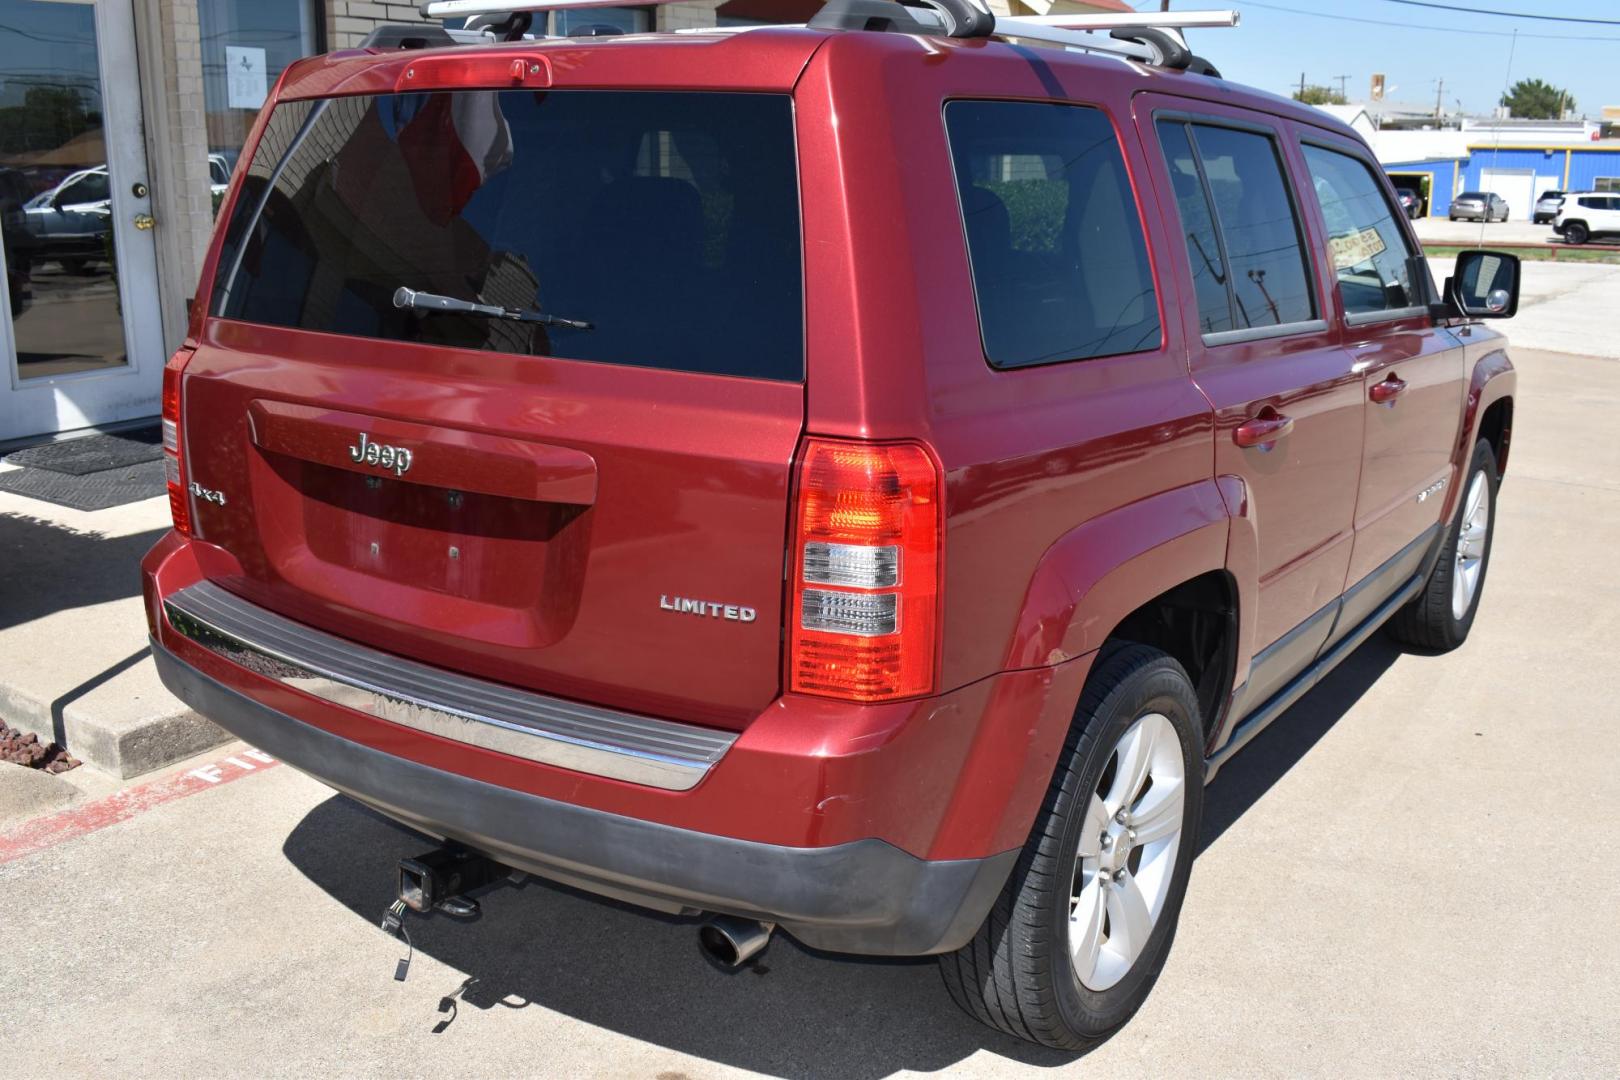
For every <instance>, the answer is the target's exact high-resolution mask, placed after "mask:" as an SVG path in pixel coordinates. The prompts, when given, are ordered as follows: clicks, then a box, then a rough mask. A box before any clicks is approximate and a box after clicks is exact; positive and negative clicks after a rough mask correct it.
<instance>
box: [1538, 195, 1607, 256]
mask: <svg viewBox="0 0 1620 1080" xmlns="http://www.w3.org/2000/svg"><path fill="white" fill-rule="evenodd" d="M1553 231H1554V232H1556V233H1558V235H1559V236H1562V237H1563V238H1564V239H1565V241H1567V242H1568V243H1571V244H1584V243H1586V242H1587V241H1588V240H1595V239H1598V238H1602V237H1608V238H1611V239H1616V238H1620V193H1611V192H1607V191H1590V192H1582V193H1580V194H1576V193H1573V192H1572V193H1570V194H1568V195H1565V196H1564V205H1562V206H1560V207H1559V208H1558V217H1557V218H1555V219H1554V220H1553Z"/></svg>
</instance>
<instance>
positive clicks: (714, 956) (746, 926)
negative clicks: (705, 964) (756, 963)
mask: <svg viewBox="0 0 1620 1080" xmlns="http://www.w3.org/2000/svg"><path fill="white" fill-rule="evenodd" d="M775 930H776V924H775V923H766V922H758V921H756V920H754V919H739V918H736V917H734V916H731V915H716V916H715V917H714V918H712V919H710V920H709V921H708V922H706V923H704V924H703V925H702V926H700V927H699V928H698V948H700V949H702V950H703V955H704V956H706V957H708V959H709V961H710V962H711V963H713V964H714V965H715V966H717V967H720V968H724V969H726V970H728V971H730V970H734V969H736V968H739V967H742V966H743V965H744V964H746V963H748V962H749V961H750V960H752V959H754V958H755V957H756V956H758V955H759V954H760V953H761V952H763V951H764V950H765V946H767V945H769V944H770V943H771V934H772V933H773V932H775Z"/></svg>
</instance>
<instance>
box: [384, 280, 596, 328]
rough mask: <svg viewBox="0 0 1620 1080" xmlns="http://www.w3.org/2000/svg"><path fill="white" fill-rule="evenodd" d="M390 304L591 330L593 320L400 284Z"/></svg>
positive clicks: (447, 313)
mask: <svg viewBox="0 0 1620 1080" xmlns="http://www.w3.org/2000/svg"><path fill="white" fill-rule="evenodd" d="M394 306H395V307H397V308H404V309H407V310H410V311H426V312H430V313H438V314H442V315H478V316H481V317H483V318H486V319H507V320H510V321H512V322H526V323H538V324H539V325H541V326H565V327H567V328H568V329H570V330H595V329H596V326H595V324H594V323H588V322H581V321H580V320H579V319H565V318H563V317H562V316H560V315H547V314H545V313H544V312H539V311H524V310H523V309H521V308H507V307H497V306H495V305H494V304H475V303H473V302H472V301H470V300H457V299H456V298H455V297H453V296H440V295H439V294H438V293H430V292H417V291H416V290H415V289H407V288H405V287H404V286H403V285H402V286H400V288H399V290H398V291H397V292H395V293H394Z"/></svg>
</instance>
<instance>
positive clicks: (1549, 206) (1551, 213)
mask: <svg viewBox="0 0 1620 1080" xmlns="http://www.w3.org/2000/svg"><path fill="white" fill-rule="evenodd" d="M1563 205H1564V192H1562V191H1543V192H1542V193H1541V198H1539V199H1537V200H1536V209H1535V212H1534V213H1533V214H1531V215H1530V220H1532V221H1534V222H1535V223H1536V224H1537V225H1546V224H1548V223H1550V222H1551V221H1552V220H1553V219H1554V218H1556V217H1557V216H1558V208H1559V207H1561V206H1563Z"/></svg>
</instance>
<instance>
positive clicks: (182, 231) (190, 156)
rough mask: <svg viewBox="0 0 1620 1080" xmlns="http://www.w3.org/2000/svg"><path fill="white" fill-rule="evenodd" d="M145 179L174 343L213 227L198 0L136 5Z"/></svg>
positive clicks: (167, 329)
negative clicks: (144, 73)
mask: <svg viewBox="0 0 1620 1080" xmlns="http://www.w3.org/2000/svg"><path fill="white" fill-rule="evenodd" d="M135 18H136V31H135V40H136V52H137V55H138V56H139V58H140V66H141V68H142V69H143V70H145V71H152V72H156V73H157V77H156V78H143V79H142V80H141V110H142V113H143V114H144V119H145V131H146V156H147V178H148V185H149V186H150V187H151V189H152V216H153V217H155V218H156V219H157V220H158V222H159V224H160V225H161V226H162V227H161V228H159V229H158V230H157V231H156V232H155V233H154V240H155V242H156V244H157V257H158V291H159V295H160V297H161V303H162V308H163V310H162V321H163V336H164V338H165V343H166V345H167V347H168V348H169V349H170V350H173V349H174V348H176V347H178V345H179V343H180V341H181V340H182V339H183V338H184V337H185V331H186V305H185V302H186V300H187V299H188V298H190V296H191V294H192V293H193V292H194V291H195V290H196V288H197V278H198V276H199V274H201V272H202V264H203V259H204V258H205V257H206V256H207V253H208V242H209V239H210V237H211V236H212V235H213V231H214V207H213V195H212V192H211V189H210V185H209V176H208V126H207V123H206V122H205V114H204V109H203V70H202V28H201V26H200V25H199V23H198V18H197V2H196V0H143V2H141V3H137V4H136V5H135Z"/></svg>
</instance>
